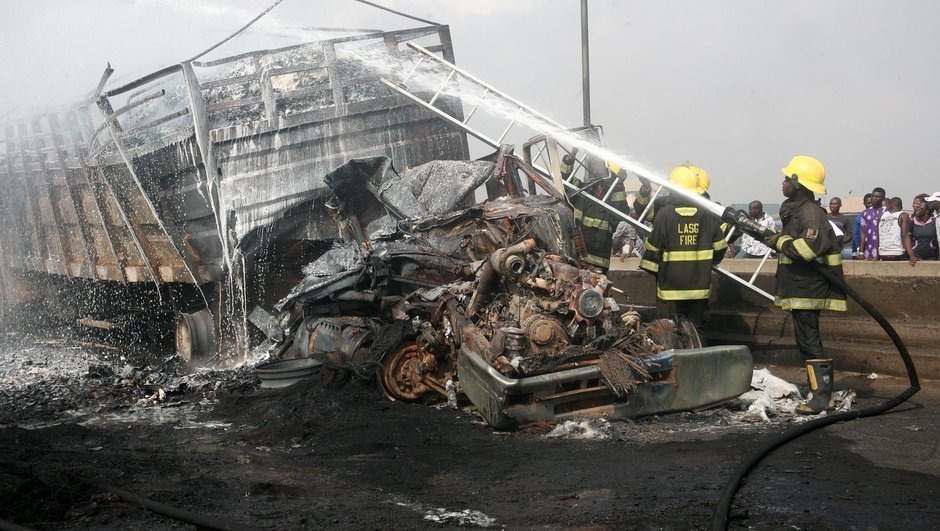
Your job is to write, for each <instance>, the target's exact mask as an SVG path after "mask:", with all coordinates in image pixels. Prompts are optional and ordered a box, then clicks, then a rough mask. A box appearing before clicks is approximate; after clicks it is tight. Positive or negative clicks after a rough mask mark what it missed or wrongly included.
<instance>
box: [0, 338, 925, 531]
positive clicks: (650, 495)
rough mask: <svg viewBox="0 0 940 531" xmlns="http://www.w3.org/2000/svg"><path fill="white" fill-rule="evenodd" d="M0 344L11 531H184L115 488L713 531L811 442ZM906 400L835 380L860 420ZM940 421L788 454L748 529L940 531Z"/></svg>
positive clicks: (787, 422) (721, 412) (410, 521)
mask: <svg viewBox="0 0 940 531" xmlns="http://www.w3.org/2000/svg"><path fill="white" fill-rule="evenodd" d="M0 346H2V348H0V519H4V520H7V521H12V522H15V523H17V524H19V525H24V526H29V527H34V528H53V527H54V528H60V529H87V528H153V529H176V528H181V527H183V528H185V527H188V526H187V525H186V524H181V523H179V522H176V521H174V520H170V519H167V518H165V517H163V516H159V515H156V514H153V513H149V512H147V511H145V510H143V509H141V508H139V507H137V506H135V505H132V504H129V503H127V502H124V501H121V500H120V499H119V498H117V497H116V496H114V495H113V494H111V493H109V492H108V490H107V489H106V488H103V487H101V484H107V485H114V486H117V487H120V488H123V489H126V490H129V491H131V492H134V493H137V494H141V495H144V496H147V497H149V498H151V499H154V500H157V501H160V502H163V503H166V504H170V505H174V506H177V507H180V508H184V509H187V510H190V511H193V512H196V513H199V514H203V515H207V516H213V517H217V518H222V519H225V520H227V521H230V522H236V523H239V524H241V525H246V526H251V527H258V528H279V529H284V528H315V527H342V528H388V529H414V528H441V527H486V528H536V527H549V528H591V529H606V528H609V529H625V528H630V529H632V528H677V529H685V528H704V527H708V526H709V524H710V518H711V515H712V511H713V509H714V506H715V504H716V502H717V500H718V497H719V495H720V491H721V489H722V488H723V486H724V483H725V481H726V480H727V478H728V477H729V475H730V474H731V471H732V470H733V469H734V467H735V466H736V465H737V464H738V463H739V462H740V460H741V459H743V457H744V456H745V455H746V454H747V453H748V452H749V451H751V450H752V449H754V448H756V447H758V446H759V445H760V444H761V443H762V442H763V441H765V440H766V439H767V438H768V437H771V436H773V435H775V434H777V433H780V432H782V431H783V430H785V429H786V428H788V427H790V426H792V425H793V422H795V420H794V419H793V418H792V417H789V416H787V415H783V414H781V415H777V416H771V417H770V420H769V421H757V422H748V421H745V420H743V419H744V417H745V416H746V415H747V405H748V404H747V403H744V402H735V403H733V404H732V405H730V406H729V407H723V408H718V409H712V410H707V411H702V412H696V413H681V414H673V415H663V416H658V417H647V418H641V419H634V420H628V421H609V422H608V421H605V420H593V421H588V422H579V423H566V424H563V425H554V424H535V425H530V426H527V427H525V428H523V429H521V430H519V431H516V432H501V431H494V430H492V429H491V428H489V427H487V426H486V425H484V424H483V423H482V422H481V420H480V418H479V417H478V416H477V415H476V414H475V412H474V411H473V410H472V408H469V407H462V408H461V409H456V410H455V409H450V408H446V407H435V406H428V405H422V404H405V403H401V402H390V401H389V400H388V399H386V398H385V397H384V395H383V394H382V393H381V392H380V391H379V390H378V388H377V387H376V386H375V385H371V384H365V383H361V382H358V381H355V380H349V379H346V378H343V377H342V376H341V375H337V374H335V373H329V372H324V373H321V374H319V375H317V376H316V377H315V378H313V379H311V380H308V381H306V382H304V383H301V384H298V385H295V386H291V387H288V388H285V389H278V390H266V389H260V388H258V385H257V383H258V382H257V379H256V378H255V377H254V376H253V375H252V374H251V372H250V370H247V368H245V369H241V370H235V371H200V372H197V373H195V374H190V375H186V374H181V373H179V372H177V368H174V367H171V366H172V362H171V363H168V364H167V363H164V362H165V361H166V360H165V359H164V358H163V357H162V356H151V357H152V358H153V359H149V358H148V357H147V356H146V355H145V354H131V353H124V352H121V351H114V350H101V349H96V348H92V347H85V346H81V345H76V344H74V343H68V342H64V343H63V342H59V343H57V342H52V343H45V344H43V343H42V342H40V340H39V339H38V338H35V337H31V336H25V335H7V336H4V337H3V340H2V345H0ZM122 356H123V359H122ZM770 370H771V372H772V373H773V374H774V375H777V376H780V377H783V378H784V379H786V380H789V381H791V382H799V383H801V382H800V380H801V379H802V378H803V375H802V371H801V370H799V369H795V368H789V367H771V368H770ZM905 383H906V382H905V381H903V380H900V379H897V378H890V377H877V378H874V379H869V378H868V375H853V374H841V373H840V374H838V375H837V388H843V389H845V388H851V389H853V390H855V391H856V393H857V401H858V402H857V404H855V405H854V406H853V407H865V406H868V405H872V404H874V403H876V402H878V401H881V400H884V399H885V398H887V397H890V396H893V395H894V394H896V393H898V392H900V391H901V390H902V389H903V388H904V387H905ZM803 389H804V390H805V385H803ZM161 390H162V391H163V393H162V396H161V393H160V391H161ZM938 404H940V386H937V385H936V384H935V383H933V382H928V383H927V386H926V388H925V389H924V390H922V391H921V393H919V394H918V395H916V396H915V397H914V398H913V399H912V400H911V401H910V402H909V403H907V404H904V405H902V406H900V407H899V408H897V410H896V411H894V412H891V413H889V414H887V415H882V416H880V417H875V418H871V419H863V420H859V421H853V422H849V423H843V424H839V425H835V426H831V427H828V428H826V429H824V430H821V431H818V432H815V433H812V434H810V435H807V436H805V437H802V438H800V439H798V440H797V441H794V442H793V443H790V444H789V445H787V446H785V447H783V448H781V449H779V450H777V451H776V452H775V453H774V454H772V455H771V456H769V457H768V458H767V459H766V460H765V461H764V462H763V463H762V464H761V465H760V466H759V467H758V468H757V469H756V470H755V471H754V472H753V473H752V474H751V476H750V477H749V479H748V480H747V482H746V484H745V485H744V486H743V487H742V488H741V490H740V491H739V493H738V496H737V498H736V503H735V504H734V506H733V510H732V526H733V527H741V528H744V527H746V528H754V529H779V528H781V527H791V526H792V527H796V528H800V529H859V528H863V529H895V528H937V527H938V526H940V509H938V508H937V506H936V504H935V500H936V498H937V495H938V494H940V457H938V452H940V449H938V444H940V442H938V441H940V437H938V430H940V428H938V427H937V426H936V423H935V421H934V419H935V416H936V415H935V414H934V413H933V412H934V411H935V408H936V406H937V405H938ZM463 405H464V406H466V404H463Z"/></svg>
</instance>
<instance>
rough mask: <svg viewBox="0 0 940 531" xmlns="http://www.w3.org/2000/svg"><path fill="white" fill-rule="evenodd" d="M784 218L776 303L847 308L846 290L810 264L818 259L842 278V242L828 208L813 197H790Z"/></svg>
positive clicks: (782, 210) (788, 307) (794, 306)
mask: <svg viewBox="0 0 940 531" xmlns="http://www.w3.org/2000/svg"><path fill="white" fill-rule="evenodd" d="M780 219H781V221H783V231H782V233H781V236H780V238H778V239H777V243H776V246H775V247H776V248H777V251H778V252H779V253H780V257H779V259H778V261H777V296H776V299H775V301H774V304H776V305H777V306H779V307H780V308H782V309H784V310H834V311H841V312H844V311H846V303H845V293H843V292H842V291H841V290H839V289H838V288H836V287H835V286H832V285H831V284H829V282H828V281H827V280H826V279H825V278H823V276H822V274H820V273H819V272H818V271H816V270H815V269H814V266H812V265H810V262H816V263H818V264H821V265H822V266H823V267H827V268H829V270H830V271H832V272H833V273H834V274H836V275H838V276H839V277H842V243H841V240H840V238H838V237H836V233H835V231H833V230H832V226H831V225H830V224H829V219H828V216H827V215H826V211H825V210H823V209H822V207H820V206H819V205H818V204H816V201H815V200H812V199H801V200H797V201H793V200H791V199H787V200H786V201H784V202H783V205H781V207H780Z"/></svg>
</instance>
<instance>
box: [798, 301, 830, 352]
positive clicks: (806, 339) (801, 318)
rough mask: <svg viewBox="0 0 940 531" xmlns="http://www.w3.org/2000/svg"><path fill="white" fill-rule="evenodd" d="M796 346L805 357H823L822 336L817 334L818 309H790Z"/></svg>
mask: <svg viewBox="0 0 940 531" xmlns="http://www.w3.org/2000/svg"><path fill="white" fill-rule="evenodd" d="M790 315H792V316H793V329H794V331H795V332H796V346H797V348H799V349H800V354H802V355H803V357H804V358H805V359H813V358H825V357H826V354H825V353H824V352H823V346H822V338H821V337H820V336H819V310H790Z"/></svg>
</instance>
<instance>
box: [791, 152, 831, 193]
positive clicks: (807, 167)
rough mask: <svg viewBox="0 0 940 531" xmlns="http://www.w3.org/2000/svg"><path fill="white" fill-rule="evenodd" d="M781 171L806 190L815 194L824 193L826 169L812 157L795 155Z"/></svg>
mask: <svg viewBox="0 0 940 531" xmlns="http://www.w3.org/2000/svg"><path fill="white" fill-rule="evenodd" d="M781 171H783V174H784V175H786V176H787V177H791V178H792V177H796V182H798V183H800V186H802V187H804V188H806V189H808V190H812V191H813V192H816V193H817V194H824V193H826V187H825V186H824V185H823V183H824V182H826V168H825V167H823V165H822V162H819V161H818V160H816V159H814V158H813V157H807V156H806V155H797V156H795V157H793V159H792V160H790V164H787V167H786V168H783V169H782V170H781Z"/></svg>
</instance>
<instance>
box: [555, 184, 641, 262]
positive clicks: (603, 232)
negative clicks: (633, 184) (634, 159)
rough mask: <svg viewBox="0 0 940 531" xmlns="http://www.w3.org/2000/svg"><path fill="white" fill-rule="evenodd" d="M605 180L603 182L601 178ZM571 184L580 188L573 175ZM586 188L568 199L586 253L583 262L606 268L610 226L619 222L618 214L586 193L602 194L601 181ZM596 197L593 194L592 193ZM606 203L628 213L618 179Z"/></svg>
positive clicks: (609, 243) (611, 232)
mask: <svg viewBox="0 0 940 531" xmlns="http://www.w3.org/2000/svg"><path fill="white" fill-rule="evenodd" d="M605 182H607V181H605ZM572 183H575V186H578V187H580V186H581V181H580V180H578V179H577V178H575V179H573V180H572ZM593 188H594V189H592V188H591V187H589V188H588V189H587V190H584V191H583V192H581V193H580V194H578V195H576V196H574V197H571V198H570V199H569V202H570V203H571V206H572V207H573V208H574V219H575V222H576V223H577V224H578V228H580V229H581V237H582V238H583V239H584V247H585V249H586V250H587V256H585V257H584V258H583V261H584V262H586V263H588V264H590V265H593V266H596V267H600V268H602V269H609V268H610V247H611V245H612V244H613V237H614V229H616V228H617V224H618V223H619V222H620V221H621V219H622V218H621V217H620V216H618V215H617V214H615V213H614V212H611V211H610V210H609V209H607V208H606V207H604V206H602V205H599V204H597V203H596V202H594V200H592V199H591V198H590V197H587V195H588V194H591V193H592V192H594V193H595V194H598V195H601V196H603V193H604V192H606V188H605V187H604V184H601V185H600V186H595V187H593ZM592 197H594V198H597V195H592ZM607 204H608V205H610V206H611V207H613V208H614V209H616V210H617V211H619V212H623V213H624V214H626V213H628V212H629V209H628V207H627V195H626V192H624V187H623V182H622V181H621V182H618V184H617V186H616V188H614V192H613V193H612V194H611V195H610V198H608V200H607Z"/></svg>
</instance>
